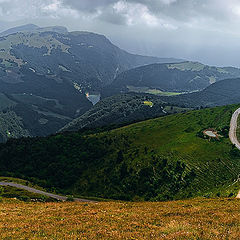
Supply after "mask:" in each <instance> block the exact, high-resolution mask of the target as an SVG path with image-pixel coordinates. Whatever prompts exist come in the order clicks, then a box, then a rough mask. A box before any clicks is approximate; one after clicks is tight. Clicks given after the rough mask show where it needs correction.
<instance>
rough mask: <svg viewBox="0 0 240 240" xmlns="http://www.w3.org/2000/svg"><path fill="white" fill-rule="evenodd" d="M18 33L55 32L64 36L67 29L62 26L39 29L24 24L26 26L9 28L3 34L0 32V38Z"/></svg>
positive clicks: (33, 25)
mask: <svg viewBox="0 0 240 240" xmlns="http://www.w3.org/2000/svg"><path fill="white" fill-rule="evenodd" d="M19 32H57V33H62V34H65V33H68V29H67V28H66V27H63V26H50V27H39V26H37V25H35V24H26V25H22V26H17V27H14V28H10V29H8V30H6V31H4V32H1V33H0V37H3V36H8V35H10V34H15V33H19Z"/></svg>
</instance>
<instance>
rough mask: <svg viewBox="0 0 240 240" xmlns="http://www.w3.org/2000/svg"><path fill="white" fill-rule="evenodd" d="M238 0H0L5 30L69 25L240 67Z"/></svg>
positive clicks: (154, 50)
mask: <svg viewBox="0 0 240 240" xmlns="http://www.w3.org/2000/svg"><path fill="white" fill-rule="evenodd" d="M239 21H240V1H239V0H0V31H2V30H4V29H6V28H8V27H13V26H16V25H20V24H26V23H35V24H38V25H40V26H46V25H65V26H67V27H68V28H69V29H70V30H88V31H94V32H98V33H101V34H105V35H106V36H107V37H109V38H110V39H111V40H112V41H113V42H114V43H116V44H117V45H119V46H120V47H122V48H125V49H127V50H129V51H131V52H136V53H140V54H141V53H142V54H147V55H158V56H163V57H168V56H169V57H178V58H186V59H194V60H199V61H203V62H205V63H210V64H217V65H223V64H224V65H235V66H236V65H237V66H240V61H239V60H238V54H237V51H236V49H239V48H240V31H239Z"/></svg>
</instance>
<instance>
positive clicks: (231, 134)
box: [229, 108, 240, 198]
mask: <svg viewBox="0 0 240 240" xmlns="http://www.w3.org/2000/svg"><path fill="white" fill-rule="evenodd" d="M239 114H240V108H238V109H237V110H236V111H235V112H234V113H233V115H232V119H231V122H230V130H229V138H230V140H231V142H232V144H234V145H235V146H236V147H237V148H238V149H239V150H240V143H239V141H238V139H237V127H238V126H237V122H238V116H239ZM236 198H240V191H239V193H238V195H237V197H236Z"/></svg>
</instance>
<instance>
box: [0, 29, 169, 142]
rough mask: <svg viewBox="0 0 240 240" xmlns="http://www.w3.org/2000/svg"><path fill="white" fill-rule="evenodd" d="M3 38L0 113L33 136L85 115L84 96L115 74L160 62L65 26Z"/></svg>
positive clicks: (15, 31) (15, 32)
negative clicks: (7, 114) (9, 115)
mask: <svg viewBox="0 0 240 240" xmlns="http://www.w3.org/2000/svg"><path fill="white" fill-rule="evenodd" d="M3 35H4V36H3ZM2 36H3V37H0V96H1V97H2V98H3V99H4V101H2V103H1V110H2V111H3V110H4V111H7V112H9V111H13V112H14V113H15V114H16V115H17V116H18V117H19V118H20V119H21V122H22V127H23V129H25V130H26V131H27V132H28V133H29V134H30V135H31V136H38V135H39V136H45V135H47V134H51V133H55V132H56V131H57V130H59V129H60V128H61V127H63V126H64V125H66V124H67V123H68V122H70V121H71V120H72V119H73V118H76V117H78V116H80V115H81V114H83V113H84V112H86V111H87V110H89V109H90V108H91V106H92V103H91V102H90V101H89V100H88V99H87V97H86V93H87V92H88V91H92V90H93V91H99V90H100V89H101V88H102V87H103V86H105V85H107V84H109V83H111V82H112V80H113V79H114V77H116V75H117V74H118V73H120V72H122V71H125V70H127V69H129V68H132V67H136V66H139V65H142V64H149V63H153V62H159V61H160V62H161V59H159V58H154V57H145V56H138V55H133V54H129V53H127V52H125V51H123V50H121V49H120V48H118V47H116V46H114V45H113V44H112V43H111V42H110V41H109V40H108V39H107V38H106V37H104V36H102V35H98V34H94V33H89V32H71V33H68V32H67V30H66V29H65V28H64V27H48V28H39V27H38V26H36V25H26V26H21V27H17V28H13V29H10V30H8V31H6V32H4V33H2ZM165 60H166V59H165ZM9 127H10V126H9ZM16 131H18V130H17V129H16ZM4 132H5V131H4ZM6 137H7V135H6V134H5V135H4V136H2V139H6Z"/></svg>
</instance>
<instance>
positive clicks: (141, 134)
mask: <svg viewBox="0 0 240 240" xmlns="http://www.w3.org/2000/svg"><path fill="white" fill-rule="evenodd" d="M235 108H237V106H226V107H220V108H216V109H203V110H200V111H192V112H187V113H184V114H177V115H170V116H166V117H161V118H158V119H153V120H148V121H145V122H141V123H137V124H133V125H129V126H126V127H123V128H118V129H113V130H107V129H105V131H104V132H101V131H98V133H95V134H94V132H93V130H91V131H92V132H91V131H89V132H87V131H79V132H72V133H62V134H57V135H53V136H49V137H46V138H40V137H37V138H22V139H19V140H17V139H10V140H9V141H8V142H7V143H6V144H1V145H0V175H3V176H13V177H18V178H23V179H26V180H29V181H33V182H35V183H37V184H39V185H41V186H43V187H45V188H49V189H56V190H57V191H63V192H64V193H65V194H72V193H74V194H77V195H81V196H91V197H103V198H114V199H125V200H132V199H135V200H137V199H138V200H139V199H140V200H141V199H142V200H166V199H180V198H187V197H190V196H199V195H200V196H202V195H207V196H208V195H209V194H213V193H214V192H215V193H218V194H222V191H223V192H224V194H227V196H228V194H230V193H231V192H228V191H230V190H228V189H229V186H237V185H236V184H235V185H233V184H232V183H233V182H235V181H236V179H237V178H238V172H239V170H240V164H239V155H237V153H236V151H234V148H233V147H232V145H231V144H230V142H229V140H228V137H227V130H228V127H227V126H228V124H229V122H230V118H231V113H232V111H233V110H234V109H235ZM207 128H214V129H216V130H217V131H219V133H220V134H222V137H221V138H220V140H215V141H209V140H208V139H204V138H202V137H201V136H200V137H199V134H198V133H199V132H200V131H202V130H204V129H207ZM226 166H228V167H226ZM219 189H220V190H219ZM231 191H232V190H231Z"/></svg>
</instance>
